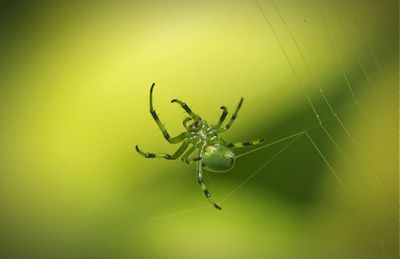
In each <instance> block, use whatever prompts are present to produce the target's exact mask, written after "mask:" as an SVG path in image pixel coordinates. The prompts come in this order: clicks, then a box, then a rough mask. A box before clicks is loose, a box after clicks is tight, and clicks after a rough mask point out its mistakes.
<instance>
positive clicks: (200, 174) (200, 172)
mask: <svg viewBox="0 0 400 259" xmlns="http://www.w3.org/2000/svg"><path fill="white" fill-rule="evenodd" d="M196 165H197V168H196V170H197V171H196V175H197V181H198V183H199V184H200V186H201V189H202V190H203V192H204V195H205V196H206V198H207V199H208V201H209V202H210V203H211V204H212V205H213V206H214V207H215V208H217V209H219V210H221V209H222V208H221V207H220V206H219V205H218V204H217V203H215V201H213V200H212V199H211V193H210V192H209V191H208V190H207V187H206V185H205V184H204V180H203V169H202V166H201V161H199V162H197V163H196Z"/></svg>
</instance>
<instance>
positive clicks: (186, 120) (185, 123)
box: [182, 117, 192, 129]
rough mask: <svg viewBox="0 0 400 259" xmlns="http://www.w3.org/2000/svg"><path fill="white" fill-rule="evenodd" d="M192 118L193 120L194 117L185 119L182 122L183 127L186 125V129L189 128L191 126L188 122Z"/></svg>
mask: <svg viewBox="0 0 400 259" xmlns="http://www.w3.org/2000/svg"><path fill="white" fill-rule="evenodd" d="M191 120H192V118H189V117H187V118H186V119H184V120H183V122H182V123H183V127H185V129H189V126H188V125H187V123H188V122H189V121H191Z"/></svg>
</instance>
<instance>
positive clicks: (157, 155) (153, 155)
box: [136, 142, 189, 160]
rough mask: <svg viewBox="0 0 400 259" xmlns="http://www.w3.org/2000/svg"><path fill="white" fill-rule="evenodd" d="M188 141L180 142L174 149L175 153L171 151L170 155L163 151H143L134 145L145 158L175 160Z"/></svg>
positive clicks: (183, 150)
mask: <svg viewBox="0 0 400 259" xmlns="http://www.w3.org/2000/svg"><path fill="white" fill-rule="evenodd" d="M188 145H189V143H187V142H184V143H182V145H181V146H180V147H179V148H178V150H177V151H175V153H173V154H172V155H170V154H165V153H148V152H143V151H142V150H140V149H139V146H138V145H136V151H137V152H138V153H139V154H141V155H142V156H144V157H145V158H165V159H168V160H175V159H177V158H178V157H179V156H180V155H182V154H183V152H185V150H186V148H187V147H188Z"/></svg>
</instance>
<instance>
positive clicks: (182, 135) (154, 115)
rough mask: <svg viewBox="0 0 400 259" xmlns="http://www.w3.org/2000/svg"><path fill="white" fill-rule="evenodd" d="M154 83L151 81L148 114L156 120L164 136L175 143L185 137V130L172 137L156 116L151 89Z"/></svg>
mask: <svg viewBox="0 0 400 259" xmlns="http://www.w3.org/2000/svg"><path fill="white" fill-rule="evenodd" d="M154 85H155V83H153V84H152V85H151V87H150V114H151V116H152V117H153V119H154V120H155V121H156V123H157V125H158V127H159V128H160V130H161V132H162V134H163V136H164V138H165V139H166V140H167V141H168V142H169V143H171V144H176V143H179V142H182V141H183V140H184V139H185V132H183V133H181V134H179V135H178V136H176V137H172V138H171V136H170V135H169V134H168V131H167V129H166V128H165V127H164V124H162V122H161V121H160V118H158V115H157V112H156V110H155V109H154V106H153V89H154Z"/></svg>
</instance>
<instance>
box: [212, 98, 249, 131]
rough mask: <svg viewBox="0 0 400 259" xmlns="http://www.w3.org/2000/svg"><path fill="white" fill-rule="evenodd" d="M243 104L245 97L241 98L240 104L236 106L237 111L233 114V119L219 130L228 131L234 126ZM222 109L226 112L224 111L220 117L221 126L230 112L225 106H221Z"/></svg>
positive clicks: (219, 123)
mask: <svg viewBox="0 0 400 259" xmlns="http://www.w3.org/2000/svg"><path fill="white" fill-rule="evenodd" d="M242 104H243V97H242V98H240V101H239V104H238V106H237V107H236V110H235V112H234V113H233V114H232V117H231V119H230V120H229V121H228V123H227V124H226V125H225V127H223V128H220V129H219V132H224V131H227V130H228V129H229V128H230V127H231V126H232V124H233V122H234V121H235V120H236V118H237V115H238V113H239V110H240V108H241V107H242ZM221 109H223V110H224V113H222V116H221V118H220V121H219V122H218V125H219V126H220V127H221V126H222V122H223V121H224V120H225V117H226V114H227V113H228V111H227V110H226V108H225V107H224V106H223V107H221ZM225 112H226V114H225Z"/></svg>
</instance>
